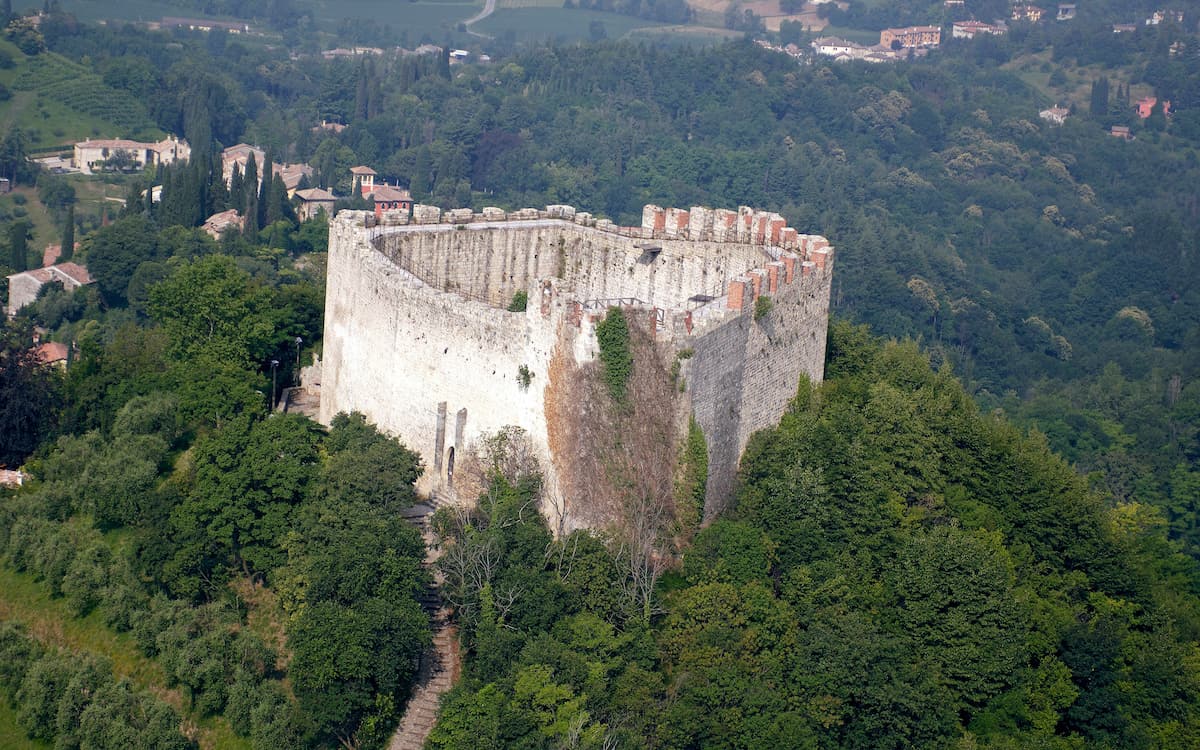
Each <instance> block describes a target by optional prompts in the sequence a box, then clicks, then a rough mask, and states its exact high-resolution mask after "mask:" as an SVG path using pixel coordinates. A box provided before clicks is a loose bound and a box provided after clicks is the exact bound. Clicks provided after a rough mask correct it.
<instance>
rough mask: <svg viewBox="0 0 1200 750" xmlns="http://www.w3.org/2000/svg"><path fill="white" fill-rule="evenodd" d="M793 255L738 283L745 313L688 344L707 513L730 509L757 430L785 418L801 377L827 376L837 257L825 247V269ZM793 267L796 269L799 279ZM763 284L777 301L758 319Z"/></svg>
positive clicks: (687, 373)
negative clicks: (705, 460) (703, 446)
mask: <svg viewBox="0 0 1200 750" xmlns="http://www.w3.org/2000/svg"><path fill="white" fill-rule="evenodd" d="M788 260H789V262H786V263H785V262H782V261H781V262H775V263H771V264H768V265H767V266H766V267H764V268H763V269H762V270H761V273H756V274H751V275H747V276H746V277H743V279H742V280H735V281H734V282H732V284H731V287H734V288H733V289H731V295H730V296H731V298H732V297H736V296H738V295H744V298H743V299H742V300H741V308H740V309H741V312H740V314H735V313H734V311H733V310H730V311H729V313H727V315H729V316H730V317H728V318H726V319H725V320H724V321H723V322H721V323H719V324H718V325H716V326H715V327H709V328H704V329H699V330H698V332H697V335H695V336H693V337H691V338H689V339H686V340H684V341H682V342H680V346H681V347H690V348H692V350H693V352H694V353H693V355H692V357H691V359H690V360H685V365H684V368H683V370H682V373H683V374H684V376H685V377H686V378H687V388H688V392H689V394H690V397H691V403H692V410H693V413H694V414H695V417H696V422H697V424H699V425H700V428H701V429H702V430H703V431H704V436H705V439H706V441H707V443H708V456H709V464H708V465H709V475H708V486H707V498H708V499H707V501H706V507H705V516H706V517H712V516H713V515H716V514H717V513H720V512H721V511H722V510H723V509H724V507H725V503H726V502H727V501H728V500H729V499H730V498H731V496H732V494H733V490H734V488H735V486H736V480H737V466H738V462H739V461H740V458H741V455H742V451H744V450H745V448H746V444H747V443H748V442H749V440H750V436H751V435H753V434H754V433H755V432H757V431H758V430H761V429H764V428H767V427H770V426H772V425H774V424H776V423H778V421H779V418H780V416H781V415H782V414H783V413H784V411H786V409H787V405H788V402H790V401H791V399H792V398H793V397H794V396H795V395H796V383H797V381H798V380H799V377H800V375H801V374H806V375H808V377H809V378H810V379H811V380H812V381H813V382H820V380H821V379H822V374H823V372H824V363H825V333H826V329H827V325H828V322H827V318H828V314H829V288H830V281H831V278H832V273H831V272H832V258H831V256H830V255H829V252H828V251H824V253H823V254H822V263H823V265H822V266H821V267H817V264H816V262H813V261H809V262H803V263H796V262H794V261H793V260H792V259H788ZM788 266H792V267H793V268H794V271H793V273H792V279H791V281H788ZM756 283H757V285H758V287H759V291H758V293H757V294H768V296H770V298H771V301H772V309H771V312H769V313H767V314H766V315H764V316H763V317H762V318H760V319H759V320H757V321H756V320H754V300H755V298H756V296H757V294H756V292H755V286H756ZM772 287H773V288H774V292H771V289H772Z"/></svg>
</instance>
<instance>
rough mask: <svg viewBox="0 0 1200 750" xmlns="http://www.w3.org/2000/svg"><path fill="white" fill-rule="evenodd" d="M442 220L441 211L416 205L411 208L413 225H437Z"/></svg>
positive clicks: (434, 207)
mask: <svg viewBox="0 0 1200 750" xmlns="http://www.w3.org/2000/svg"><path fill="white" fill-rule="evenodd" d="M441 220H442V209H440V208H438V207H437V206H426V205H424V204H421V203H418V204H417V205H415V206H413V223H414V224H437V223H438V222H440V221H441Z"/></svg>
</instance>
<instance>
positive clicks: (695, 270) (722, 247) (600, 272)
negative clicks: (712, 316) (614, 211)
mask: <svg viewBox="0 0 1200 750" xmlns="http://www.w3.org/2000/svg"><path fill="white" fill-rule="evenodd" d="M645 245H652V246H655V247H661V248H662V250H661V252H656V253H651V252H648V251H647V250H646V249H645V248H644V247H643V246H645ZM564 250H565V253H566V259H567V262H566V279H567V281H568V283H569V284H570V285H571V286H572V287H573V288H574V290H575V294H576V296H577V297H578V298H579V299H580V300H593V299H614V298H618V297H632V298H635V299H639V300H641V301H642V302H645V303H646V304H648V305H653V306H655V307H661V308H667V309H685V308H687V307H688V306H689V303H688V300H689V299H690V298H692V297H693V296H696V295H708V296H714V297H716V296H720V295H722V294H724V289H725V286H726V285H727V284H728V283H729V281H730V280H731V279H733V278H734V277H736V276H738V275H740V274H743V273H745V272H746V271H747V270H749V269H751V268H753V267H755V266H758V265H762V264H763V263H764V262H765V261H766V260H768V259H769V256H768V255H767V254H766V253H765V251H764V250H763V248H761V247H754V246H752V245H746V244H735V243H721V242H711V241H709V242H689V241H685V240H661V241H658V242H646V241H642V240H637V239H632V238H628V237H622V236H619V235H614V234H607V233H604V232H589V231H580V232H572V231H570V230H568V231H567V232H566V234H565V243H564Z"/></svg>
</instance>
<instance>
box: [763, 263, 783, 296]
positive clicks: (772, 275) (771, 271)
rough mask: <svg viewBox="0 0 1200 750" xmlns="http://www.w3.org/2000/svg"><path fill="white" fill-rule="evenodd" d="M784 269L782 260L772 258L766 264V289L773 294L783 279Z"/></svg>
mask: <svg viewBox="0 0 1200 750" xmlns="http://www.w3.org/2000/svg"><path fill="white" fill-rule="evenodd" d="M783 276H784V270H783V262H782V261H778V260H773V261H771V262H770V263H768V264H767V290H768V291H770V292H771V294H774V293H775V292H776V291H777V290H778V289H779V284H780V283H781V282H782V281H783Z"/></svg>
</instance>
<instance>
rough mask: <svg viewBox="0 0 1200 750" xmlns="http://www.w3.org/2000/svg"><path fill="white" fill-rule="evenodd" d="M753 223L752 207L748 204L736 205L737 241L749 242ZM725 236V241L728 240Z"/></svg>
mask: <svg viewBox="0 0 1200 750" xmlns="http://www.w3.org/2000/svg"><path fill="white" fill-rule="evenodd" d="M753 224H754V209H753V208H750V207H749V206H738V221H737V240H736V241H737V242H745V243H749V242H751V239H750V237H751V233H752V228H753ZM728 241H729V240H728V238H726V242H728Z"/></svg>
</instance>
